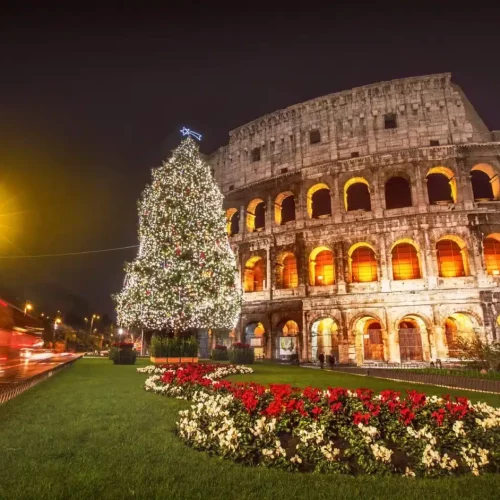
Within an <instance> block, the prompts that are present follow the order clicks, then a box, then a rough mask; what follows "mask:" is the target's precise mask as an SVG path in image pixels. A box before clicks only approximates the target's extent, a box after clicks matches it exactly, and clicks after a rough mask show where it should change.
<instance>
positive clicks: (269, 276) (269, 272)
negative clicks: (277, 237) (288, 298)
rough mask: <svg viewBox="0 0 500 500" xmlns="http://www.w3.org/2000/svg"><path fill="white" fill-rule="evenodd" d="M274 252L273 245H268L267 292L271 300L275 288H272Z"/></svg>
mask: <svg viewBox="0 0 500 500" xmlns="http://www.w3.org/2000/svg"><path fill="white" fill-rule="evenodd" d="M272 254H273V252H271V244H270V243H268V244H267V246H266V261H267V262H266V264H267V265H266V286H265V288H264V289H265V290H267V291H268V292H269V299H270V300H272V298H273V290H272V289H273V287H272V270H273V269H272V268H273V263H272V258H273V255H272Z"/></svg>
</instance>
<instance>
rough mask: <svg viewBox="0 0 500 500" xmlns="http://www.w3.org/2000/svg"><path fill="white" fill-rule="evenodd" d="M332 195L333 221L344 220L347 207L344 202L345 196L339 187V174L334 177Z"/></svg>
mask: <svg viewBox="0 0 500 500" xmlns="http://www.w3.org/2000/svg"><path fill="white" fill-rule="evenodd" d="M330 195H331V204H332V217H333V221H334V222H336V223H339V222H342V219H343V216H344V212H345V207H344V202H343V196H342V193H341V192H340V189H339V178H338V176H337V175H336V176H335V177H334V178H333V186H332V189H331V191H330Z"/></svg>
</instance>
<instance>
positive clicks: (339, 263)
mask: <svg viewBox="0 0 500 500" xmlns="http://www.w3.org/2000/svg"><path fill="white" fill-rule="evenodd" d="M334 252H335V281H336V282H337V293H338V294H344V293H346V279H345V277H346V275H345V267H344V258H345V257H344V243H343V242H342V241H339V242H337V243H336V244H335V246H334Z"/></svg>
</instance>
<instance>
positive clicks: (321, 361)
mask: <svg viewBox="0 0 500 500" xmlns="http://www.w3.org/2000/svg"><path fill="white" fill-rule="evenodd" d="M318 359H319V365H320V366H321V369H323V367H324V366H325V355H324V354H323V353H321V354H320V355H319V356H318Z"/></svg>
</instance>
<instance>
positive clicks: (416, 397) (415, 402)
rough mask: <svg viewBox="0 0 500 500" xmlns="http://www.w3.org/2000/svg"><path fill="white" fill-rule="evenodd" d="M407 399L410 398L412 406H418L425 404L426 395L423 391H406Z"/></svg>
mask: <svg viewBox="0 0 500 500" xmlns="http://www.w3.org/2000/svg"><path fill="white" fill-rule="evenodd" d="M407 392H408V397H407V398H406V399H407V400H410V402H411V406H412V408H419V407H421V406H424V405H425V401H426V396H425V394H424V393H423V392H417V391H407Z"/></svg>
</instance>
